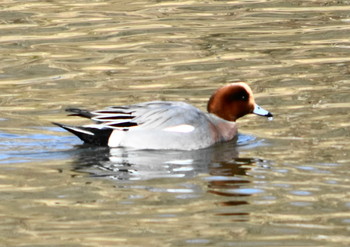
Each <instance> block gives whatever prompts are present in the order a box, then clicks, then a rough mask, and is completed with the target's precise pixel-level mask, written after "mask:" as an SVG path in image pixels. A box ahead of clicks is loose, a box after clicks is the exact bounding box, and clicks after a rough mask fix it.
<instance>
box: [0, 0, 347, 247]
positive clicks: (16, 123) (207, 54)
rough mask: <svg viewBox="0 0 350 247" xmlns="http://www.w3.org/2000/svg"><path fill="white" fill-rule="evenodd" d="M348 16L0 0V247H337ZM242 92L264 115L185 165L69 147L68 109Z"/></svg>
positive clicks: (323, 8) (341, 218) (311, 7)
mask: <svg viewBox="0 0 350 247" xmlns="http://www.w3.org/2000/svg"><path fill="white" fill-rule="evenodd" d="M349 31H350V1H345V0H344V1H342V0H340V1H326V0H317V1H312V0H311V1H310V0H296V1H279V0H271V1H266V0H256V1H254V0H251V1H248V0H240V1H214V0H206V1H202V0H198V1H175V0H169V1H161V0H158V1H156V0H153V1H152V0H143V1H138V0H136V1H124V0H103V1H102V0H100V1H99V0H95V1H87V0H77V1H67V0H50V1H36V0H31V1H28V0H22V1H21V0H3V1H1V8H0V112H1V115H0V192H1V193H0V219H1V221H0V245H1V246H337V247H339V246H349V245H350V237H349V236H350V234H349V231H350V178H349V177H350V176H349V175H350V172H349V165H350V152H349V151H350V150H349V142H350V121H349V120H350V119H349V109H350V104H349V103H350V78H349V73H350V32H349ZM237 80H244V81H247V82H248V83H249V84H250V85H251V87H252V88H253V91H254V92H255V96H256V101H257V103H259V104H260V105H261V106H263V107H264V108H266V109H268V110H270V111H271V112H273V113H274V114H275V118H274V120H273V121H267V120H266V119H264V118H259V117H256V116H247V117H245V118H243V119H241V120H239V126H240V135H239V136H238V139H237V140H236V141H235V142H229V143H225V144H219V145H216V146H214V147H211V148H208V149H204V150H198V151H193V152H177V151H152V152H150V151H148V152H147V151H135V150H122V149H115V150H108V149H106V148H93V147H86V146H82V145H81V142H80V141H79V140H78V139H77V138H75V137H74V136H72V135H70V134H68V133H66V132H64V131H62V130H60V129H59V128H57V127H55V126H53V125H52V124H51V122H52V121H56V122H62V123H67V124H81V123H86V122H85V121H84V120H81V119H77V118H72V117H66V116H65V113H64V109H65V108H67V107H83V108H87V109H91V110H93V109H98V108H102V107H105V106H108V105H120V104H131V103H137V102H142V101H149V100H179V101H186V102H189V103H191V104H193V105H195V106H197V107H199V108H201V109H205V106H206V102H207V100H208V98H209V96H210V95H211V93H212V92H213V91H214V90H215V89H216V88H217V87H219V86H221V85H224V84H225V83H230V82H234V81H237Z"/></svg>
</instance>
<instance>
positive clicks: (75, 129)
mask: <svg viewBox="0 0 350 247" xmlns="http://www.w3.org/2000/svg"><path fill="white" fill-rule="evenodd" d="M68 128H69V129H71V130H74V131H76V132H80V133H84V134H87V135H91V136H94V135H95V134H94V133H92V132H90V131H87V130H83V129H79V128H75V127H70V126H69V127H68Z"/></svg>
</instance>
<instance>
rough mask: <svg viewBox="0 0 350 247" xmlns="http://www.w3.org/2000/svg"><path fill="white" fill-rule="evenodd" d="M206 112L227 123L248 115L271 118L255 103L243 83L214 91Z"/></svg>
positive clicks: (248, 89) (248, 88) (232, 84)
mask: <svg viewBox="0 0 350 247" xmlns="http://www.w3.org/2000/svg"><path fill="white" fill-rule="evenodd" d="M207 110H208V112H209V113H212V114H215V115H216V116H218V117H220V118H223V119H225V120H228V121H236V120H237V119H238V118H240V117H243V116H245V115H247V114H250V113H254V114H256V115H259V116H264V117H272V116H273V115H272V114H271V113H270V112H269V111H266V110H265V109H263V108H262V107H260V106H259V105H257V104H256V103H255V100H254V96H253V92H252V89H251V88H250V87H249V86H248V85H247V84H246V83H244V82H236V83H231V84H229V85H226V86H223V87H221V88H219V89H218V90H216V92H215V93H214V94H213V95H212V96H211V97H210V99H209V102H208V105H207Z"/></svg>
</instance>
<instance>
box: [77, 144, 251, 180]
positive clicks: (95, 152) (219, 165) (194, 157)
mask: <svg viewBox="0 0 350 247" xmlns="http://www.w3.org/2000/svg"><path fill="white" fill-rule="evenodd" d="M247 162H248V163H249V162H250V161H249V160H246V161H243V160H242V159H238V152H237V149H236V147H235V146H234V144H233V143H232V142H231V143H225V144H220V145H215V146H213V147H210V148H206V149H200V150H194V151H177V150H168V151H165V150H133V149H123V148H112V149H108V148H94V147H82V148H80V149H79V150H78V157H77V159H76V162H75V170H77V171H83V172H88V173H90V174H91V175H92V176H98V177H109V178H110V179H117V180H148V179H154V178H164V177H194V176H198V175H199V174H210V175H212V176H220V177H222V176H225V177H229V176H234V175H245V168H242V164H243V163H244V164H246V163H247Z"/></svg>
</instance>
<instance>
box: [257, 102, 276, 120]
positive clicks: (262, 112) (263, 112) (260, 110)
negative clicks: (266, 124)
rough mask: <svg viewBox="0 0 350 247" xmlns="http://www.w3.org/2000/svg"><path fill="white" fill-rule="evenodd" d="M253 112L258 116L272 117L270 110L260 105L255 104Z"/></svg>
mask: <svg viewBox="0 0 350 247" xmlns="http://www.w3.org/2000/svg"><path fill="white" fill-rule="evenodd" d="M253 113H254V114H256V115H259V116H264V117H268V118H272V117H273V115H272V113H271V112H269V111H266V110H265V109H264V108H262V107H261V106H259V105H257V104H255V107H254V110H253Z"/></svg>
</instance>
